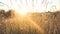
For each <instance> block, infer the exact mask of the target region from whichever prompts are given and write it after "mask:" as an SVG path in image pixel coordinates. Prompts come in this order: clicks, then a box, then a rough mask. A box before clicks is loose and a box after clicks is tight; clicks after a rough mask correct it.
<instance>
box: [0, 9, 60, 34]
mask: <svg viewBox="0 0 60 34" xmlns="http://www.w3.org/2000/svg"><path fill="white" fill-rule="evenodd" d="M29 15H30V16H29ZM0 34H60V12H59V11H57V12H44V13H30V14H28V15H26V16H25V17H21V16H20V15H19V14H16V13H15V12H14V11H13V10H9V11H8V12H5V11H4V10H1V11H0Z"/></svg>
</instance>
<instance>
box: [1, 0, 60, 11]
mask: <svg viewBox="0 0 60 34" xmlns="http://www.w3.org/2000/svg"><path fill="white" fill-rule="evenodd" d="M1 2H2V3H1ZM0 9H5V10H8V9H15V10H16V11H17V12H18V11H22V12H24V11H25V12H28V11H30V12H32V11H33V12H44V11H55V10H59V9H60V0H0Z"/></svg>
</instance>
